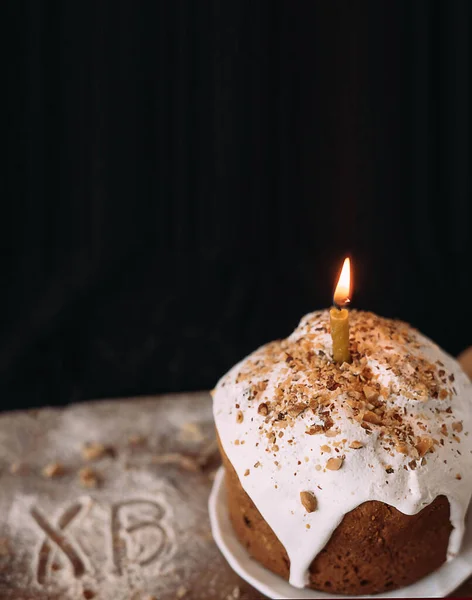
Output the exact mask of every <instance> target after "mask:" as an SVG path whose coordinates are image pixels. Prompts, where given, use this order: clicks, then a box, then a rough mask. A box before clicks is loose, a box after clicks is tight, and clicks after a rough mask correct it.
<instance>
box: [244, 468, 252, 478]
mask: <svg viewBox="0 0 472 600" xmlns="http://www.w3.org/2000/svg"><path fill="white" fill-rule="evenodd" d="M250 472H251V471H250V470H249V469H246V470H245V471H244V477H247V476H248V475H249V473H250Z"/></svg>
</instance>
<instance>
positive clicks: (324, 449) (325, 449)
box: [320, 444, 331, 452]
mask: <svg viewBox="0 0 472 600" xmlns="http://www.w3.org/2000/svg"><path fill="white" fill-rule="evenodd" d="M320 450H321V451H322V452H331V446H327V445H326V444H324V445H323V446H321V448H320Z"/></svg>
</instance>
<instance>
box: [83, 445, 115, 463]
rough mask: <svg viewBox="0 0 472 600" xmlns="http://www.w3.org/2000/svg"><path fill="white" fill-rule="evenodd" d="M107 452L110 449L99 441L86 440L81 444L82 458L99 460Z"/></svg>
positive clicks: (108, 452)
mask: <svg viewBox="0 0 472 600" xmlns="http://www.w3.org/2000/svg"><path fill="white" fill-rule="evenodd" d="M107 454H110V449H109V448H107V447H106V446H104V445H103V444H101V443H100V442H87V443H86V444H84V445H83V446H82V458H83V459H84V460H99V459H100V458H103V457H104V456H106V455H107Z"/></svg>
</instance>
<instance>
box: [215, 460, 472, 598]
mask: <svg viewBox="0 0 472 600" xmlns="http://www.w3.org/2000/svg"><path fill="white" fill-rule="evenodd" d="M208 507H209V512H210V522H211V530H212V533H213V537H214V539H215V542H216V543H217V545H218V548H219V549H220V550H221V552H222V553H223V555H224V557H225V558H226V560H227V561H228V563H229V564H230V566H231V567H232V569H234V571H236V573H237V574H238V575H239V576H240V577H242V578H243V579H245V580H246V581H247V582H248V583H250V584H251V585H252V586H253V587H255V588H256V589H257V590H259V591H260V592H261V593H262V594H265V595H266V596H268V597H269V598H273V599H274V600H277V599H287V600H291V599H297V598H303V599H313V598H325V599H326V600H331V599H332V598H350V600H353V597H352V596H339V595H336V596H334V595H333V594H326V593H324V592H317V591H316V590H309V589H303V590H300V589H298V588H295V587H293V586H291V585H290V584H289V583H288V582H287V581H285V580H284V579H282V578H281V577H279V576H278V575H275V574H274V573H272V572H271V571H268V570H267V569H266V568H264V567H263V566H262V565H260V564H259V563H258V562H256V561H255V560H253V559H252V558H251V557H250V556H249V554H248V553H247V551H246V549H245V548H244V547H243V546H242V545H241V544H240V542H239V541H238V539H237V537H236V535H235V534H234V531H233V527H232V525H231V521H230V519H229V514H228V509H227V504H226V489H225V486H224V469H223V467H220V469H219V470H218V473H217V474H216V477H215V481H214V484H213V489H212V491H211V494H210V499H209V502H208ZM471 575H472V511H469V515H468V524H467V530H466V535H465V539H464V543H463V547H462V551H461V553H460V554H459V556H458V557H457V558H455V559H454V560H452V561H451V562H448V563H445V564H444V565H443V566H442V567H441V568H440V569H438V570H437V571H435V572H434V573H432V574H431V575H428V577H425V578H424V579H421V580H420V581H418V582H417V583H414V584H413V585H410V586H408V587H404V588H401V589H399V590H395V591H393V592H386V593H384V594H377V595H376V596H357V597H358V598H442V597H444V596H447V595H448V594H450V593H451V592H453V591H454V590H455V589H457V588H458V587H459V586H460V585H461V583H463V582H464V581H466V579H468V578H469V577H470V576H471Z"/></svg>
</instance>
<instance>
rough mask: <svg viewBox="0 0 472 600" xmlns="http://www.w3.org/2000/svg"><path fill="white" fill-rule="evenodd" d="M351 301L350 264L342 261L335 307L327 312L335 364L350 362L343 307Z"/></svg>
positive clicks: (345, 311) (345, 312)
mask: <svg viewBox="0 0 472 600" xmlns="http://www.w3.org/2000/svg"><path fill="white" fill-rule="evenodd" d="M350 301H351V262H350V260H349V258H346V259H345V260H344V264H343V268H342V269H341V274H340V276H339V279H338V284H337V286H336V289H335V290H334V304H335V306H334V307H333V308H332V309H331V310H330V311H329V322H330V325H331V338H332V340H333V359H334V361H335V362H337V363H343V362H351V354H350V352H349V311H348V310H347V308H343V307H345V306H346V305H347V304H349V302H350Z"/></svg>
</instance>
